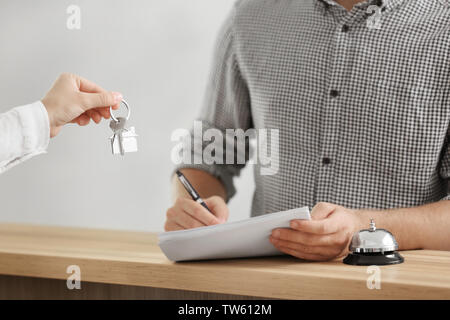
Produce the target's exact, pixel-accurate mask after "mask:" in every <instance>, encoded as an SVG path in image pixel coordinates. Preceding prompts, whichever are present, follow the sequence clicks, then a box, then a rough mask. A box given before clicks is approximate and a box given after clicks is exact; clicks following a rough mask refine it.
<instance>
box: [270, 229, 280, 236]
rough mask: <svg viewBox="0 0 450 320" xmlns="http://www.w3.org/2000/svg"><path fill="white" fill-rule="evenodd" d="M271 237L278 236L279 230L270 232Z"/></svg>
mask: <svg viewBox="0 0 450 320" xmlns="http://www.w3.org/2000/svg"><path fill="white" fill-rule="evenodd" d="M272 237H274V238H279V237H280V231H279V230H275V231H274V232H272Z"/></svg>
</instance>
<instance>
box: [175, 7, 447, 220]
mask: <svg viewBox="0 0 450 320" xmlns="http://www.w3.org/2000/svg"><path fill="white" fill-rule="evenodd" d="M199 120H201V121H202V122H203V127H204V129H205V128H217V129H219V130H223V131H224V130H225V129H230V128H241V129H243V130H246V129H248V128H255V129H261V128H265V129H279V170H278V173H277V174H275V175H261V174H260V170H259V167H258V165H256V166H255V167H254V174H255V184H256V189H255V191H254V198H253V207H252V215H261V214H265V213H270V212H276V211H280V210H286V209H290V208H295V207H301V206H309V207H313V206H314V205H315V204H316V203H317V202H320V201H326V202H332V203H335V204H339V205H343V206H345V207H348V208H377V209H386V208H397V207H411V206H417V205H422V204H426V203H430V202H435V201H439V200H444V199H446V200H450V195H449V192H448V191H447V187H448V182H449V179H450V147H449V138H450V126H449V121H450V8H449V7H448V6H447V5H446V1H441V0H384V1H381V0H380V1H367V2H363V3H360V4H358V5H356V6H355V7H354V8H353V10H351V11H350V12H348V11H346V10H345V9H344V8H343V7H342V6H340V5H339V4H337V3H336V2H334V1H333V0H241V1H238V2H237V3H236V4H235V6H234V8H233V10H232V12H231V14H230V15H229V17H228V18H227V20H226V22H225V24H224V25H223V28H222V29H221V32H220V35H219V37H218V42H217V46H216V49H215V55H214V62H213V69H212V74H211V78H210V81H209V84H208V88H207V93H206V98H205V104H204V107H203V110H202V112H201V114H200V118H199ZM180 167H190V168H199V169H202V170H206V171H207V172H209V173H211V174H213V175H214V176H216V177H218V178H219V179H220V180H221V181H222V182H223V184H224V185H225V187H226V190H227V194H228V197H232V196H233V194H234V193H235V189H234V186H233V177H234V176H236V175H238V174H239V171H240V170H241V169H242V167H243V165H224V164H212V165H207V164H200V165H182V166H180Z"/></svg>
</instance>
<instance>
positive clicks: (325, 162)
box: [322, 158, 331, 165]
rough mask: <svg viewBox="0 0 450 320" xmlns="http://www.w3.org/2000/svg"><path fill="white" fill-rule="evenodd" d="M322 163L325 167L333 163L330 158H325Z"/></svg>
mask: <svg viewBox="0 0 450 320" xmlns="http://www.w3.org/2000/svg"><path fill="white" fill-rule="evenodd" d="M322 163H323V164H324V165H328V164H330V163H331V159H330V158H323V159H322Z"/></svg>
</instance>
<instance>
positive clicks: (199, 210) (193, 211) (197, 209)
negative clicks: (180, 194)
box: [175, 198, 220, 226]
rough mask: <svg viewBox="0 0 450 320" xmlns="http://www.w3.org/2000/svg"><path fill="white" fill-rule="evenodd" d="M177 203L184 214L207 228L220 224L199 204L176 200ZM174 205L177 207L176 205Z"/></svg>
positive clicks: (191, 201) (181, 199)
mask: <svg viewBox="0 0 450 320" xmlns="http://www.w3.org/2000/svg"><path fill="white" fill-rule="evenodd" d="M177 202H178V205H179V206H180V207H181V208H182V209H183V210H184V211H185V212H187V213H188V214H189V215H191V216H192V217H193V218H195V219H197V220H198V221H200V222H202V223H203V224H205V225H207V226H210V225H214V224H219V223H220V221H219V220H218V219H217V218H216V216H215V215H214V214H212V213H211V212H209V211H208V210H206V209H205V208H204V207H203V206H202V205H201V204H200V203H198V202H195V201H194V200H191V199H186V198H178V200H177ZM175 205H176V206H177V204H175ZM211 210H212V209H211ZM213 212H214V211H213Z"/></svg>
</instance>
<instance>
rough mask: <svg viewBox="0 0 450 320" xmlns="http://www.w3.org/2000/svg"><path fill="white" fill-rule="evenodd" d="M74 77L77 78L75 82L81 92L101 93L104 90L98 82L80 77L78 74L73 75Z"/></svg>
mask: <svg viewBox="0 0 450 320" xmlns="http://www.w3.org/2000/svg"><path fill="white" fill-rule="evenodd" d="M75 77H76V78H77V83H78V89H79V90H80V91H81V92H87V93H101V92H105V91H106V90H105V89H103V88H102V87H100V86H99V85H98V84H96V83H94V82H92V81H90V80H88V79H85V78H83V77H80V76H78V75H75Z"/></svg>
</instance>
